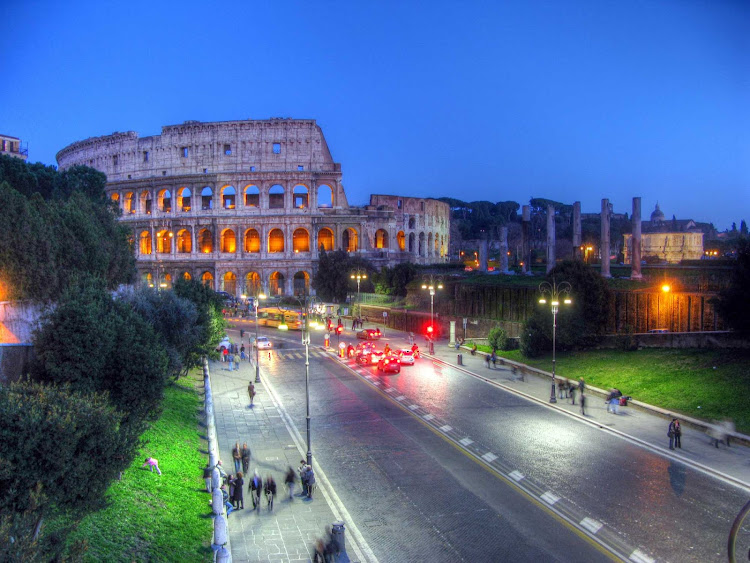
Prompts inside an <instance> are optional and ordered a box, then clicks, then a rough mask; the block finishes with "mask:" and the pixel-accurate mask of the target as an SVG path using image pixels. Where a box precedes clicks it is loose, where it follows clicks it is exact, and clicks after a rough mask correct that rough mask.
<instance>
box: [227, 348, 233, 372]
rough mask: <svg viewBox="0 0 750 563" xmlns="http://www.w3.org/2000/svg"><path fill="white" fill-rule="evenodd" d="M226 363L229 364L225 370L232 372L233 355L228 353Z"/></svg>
mask: <svg viewBox="0 0 750 563" xmlns="http://www.w3.org/2000/svg"><path fill="white" fill-rule="evenodd" d="M227 362H228V363H229V367H228V368H227V369H228V370H229V371H232V370H233V369H234V354H232V353H231V352H229V354H228V355H227Z"/></svg>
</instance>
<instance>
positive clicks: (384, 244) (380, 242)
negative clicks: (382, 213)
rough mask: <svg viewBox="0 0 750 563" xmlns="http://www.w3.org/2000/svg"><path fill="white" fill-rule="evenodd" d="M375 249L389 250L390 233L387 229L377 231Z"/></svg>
mask: <svg viewBox="0 0 750 563" xmlns="http://www.w3.org/2000/svg"><path fill="white" fill-rule="evenodd" d="M375 248H388V232H387V231H386V230H385V229H378V230H377V231H375Z"/></svg>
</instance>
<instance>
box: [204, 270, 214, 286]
mask: <svg viewBox="0 0 750 563" xmlns="http://www.w3.org/2000/svg"><path fill="white" fill-rule="evenodd" d="M201 283H202V284H203V285H205V286H206V287H210V288H211V289H213V287H214V275H213V274H212V273H211V272H203V274H202V275H201Z"/></svg>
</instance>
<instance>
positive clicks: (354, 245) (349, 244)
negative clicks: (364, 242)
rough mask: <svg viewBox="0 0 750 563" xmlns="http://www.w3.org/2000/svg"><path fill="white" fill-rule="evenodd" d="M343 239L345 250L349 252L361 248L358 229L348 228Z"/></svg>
mask: <svg viewBox="0 0 750 563" xmlns="http://www.w3.org/2000/svg"><path fill="white" fill-rule="evenodd" d="M343 239H344V240H342V241H341V242H342V243H343V245H344V250H346V251H347V252H356V251H357V250H358V249H359V237H358V236H357V231H356V230H355V229H353V228H351V227H350V228H348V229H346V230H345V231H344V235H343Z"/></svg>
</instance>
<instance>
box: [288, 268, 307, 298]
mask: <svg viewBox="0 0 750 563" xmlns="http://www.w3.org/2000/svg"><path fill="white" fill-rule="evenodd" d="M292 283H293V285H294V295H307V294H308V293H309V292H310V275H309V274H308V273H307V272H297V273H296V274H294V280H293V282H292Z"/></svg>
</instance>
